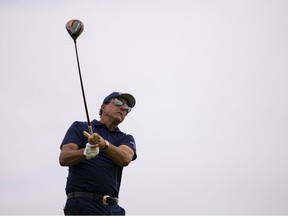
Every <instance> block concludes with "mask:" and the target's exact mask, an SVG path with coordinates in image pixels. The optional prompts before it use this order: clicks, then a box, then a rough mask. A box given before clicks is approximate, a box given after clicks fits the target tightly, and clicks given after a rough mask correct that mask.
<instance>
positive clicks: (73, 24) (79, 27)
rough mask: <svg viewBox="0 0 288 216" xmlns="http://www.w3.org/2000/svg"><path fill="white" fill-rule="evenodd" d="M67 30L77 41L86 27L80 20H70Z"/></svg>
mask: <svg viewBox="0 0 288 216" xmlns="http://www.w3.org/2000/svg"><path fill="white" fill-rule="evenodd" d="M66 29H67V31H68V33H69V34H70V36H71V37H72V38H73V39H74V40H76V39H77V38H78V37H79V36H80V34H81V33H82V31H83V29H84V25H83V23H82V22H81V21H80V20H69V21H68V22H67V23H66Z"/></svg>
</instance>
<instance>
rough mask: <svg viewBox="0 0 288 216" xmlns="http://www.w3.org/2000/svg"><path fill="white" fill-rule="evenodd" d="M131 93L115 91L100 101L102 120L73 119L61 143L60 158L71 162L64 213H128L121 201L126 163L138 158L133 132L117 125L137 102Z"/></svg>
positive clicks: (61, 160) (64, 162)
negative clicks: (121, 185)
mask: <svg viewBox="0 0 288 216" xmlns="http://www.w3.org/2000/svg"><path fill="white" fill-rule="evenodd" d="M135 103H136V101H135V98H134V97H133V96H132V95H131V94H128V93H120V92H113V93H111V94H110V95H108V96H107V97H106V98H105V99H104V101H103V104H102V105H101V108H100V111H99V115H100V121H97V120H93V121H92V122H91V125H92V129H93V132H94V133H93V134H92V135H91V134H89V133H87V131H88V124H87V122H78V121H76V122H74V123H73V124H72V125H71V126H70V128H69V129H68V131H67V133H66V135H65V137H64V139H63V141H62V144H61V152H60V157H59V162H60V165H61V166H69V173H68V178H67V183H66V194H67V201H66V205H65V208H64V213H65V215H79V214H81V215H125V210H124V209H123V208H122V207H120V206H119V205H118V195H119V189H120V184H121V177H122V170H123V167H125V166H128V165H129V163H130V162H131V161H133V160H135V159H136V157H137V155H136V146H135V141H134V138H133V136H131V135H129V134H125V133H123V132H121V131H120V130H119V128H118V125H119V124H120V123H121V122H123V121H124V119H125V117H126V116H127V114H128V113H129V112H130V111H131V109H132V108H133V107H134V106H135Z"/></svg>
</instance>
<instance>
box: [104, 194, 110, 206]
mask: <svg viewBox="0 0 288 216" xmlns="http://www.w3.org/2000/svg"><path fill="white" fill-rule="evenodd" d="M108 197H110V196H109V195H104V196H103V199H102V202H103V204H104V205H109V203H107V202H106V199H107V198H108Z"/></svg>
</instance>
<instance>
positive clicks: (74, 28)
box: [66, 20, 93, 134]
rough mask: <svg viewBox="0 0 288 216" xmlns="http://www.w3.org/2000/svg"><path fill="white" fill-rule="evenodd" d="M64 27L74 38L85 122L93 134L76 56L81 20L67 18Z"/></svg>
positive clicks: (81, 30)
mask: <svg viewBox="0 0 288 216" xmlns="http://www.w3.org/2000/svg"><path fill="white" fill-rule="evenodd" d="M66 29H67V31H68V33H69V34H70V36H71V37H72V38H73V40H74V45H75V51H76V58H77V65H78V72H79V78H80V83H81V90H82V96H83V101H84V106H85V112H86V117H87V123H88V130H89V133H90V134H93V130H92V126H91V122H90V118H89V113H88V108H87V102H86V97H85V92H84V86H83V81H82V75H81V69H80V63H79V57H78V51H77V43H76V39H77V38H78V37H79V36H80V34H81V33H82V32H83V29H84V25H83V23H82V22H81V21H79V20H69V21H68V22H67V23H66Z"/></svg>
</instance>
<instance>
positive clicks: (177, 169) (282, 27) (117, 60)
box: [0, 0, 288, 215]
mask: <svg viewBox="0 0 288 216" xmlns="http://www.w3.org/2000/svg"><path fill="white" fill-rule="evenodd" d="M287 11H288V1H287V0H270V1H269V0H91V1H88V0H82V1H75V0H73V1H72V0H69V1H68V0H61V1H56V0H49V1H45V2H44V1H36V0H35V1H30V0H27V1H20V0H19V1H16V0H1V1H0V19H1V32H0V77H1V79H0V99H1V107H0V123H1V126H0V127H1V139H0V145H1V153H0V155H1V156H0V163H1V165H0V173H1V178H0V214H38V215H40V214H50V215H61V214H63V211H62V209H63V205H64V203H65V183H66V177H67V167H61V166H60V165H59V163H58V156H59V152H60V150H59V146H60V143H61V141H62V139H63V137H64V134H65V133H66V130H67V128H68V127H69V126H70V125H71V124H72V122H73V121H75V120H80V121H82V120H85V119H86V116H85V112H84V106H83V101H82V95H81V91H80V83H79V78H78V70H77V62H76V56H75V50H74V44H73V40H72V39H71V37H70V36H69V35H68V33H67V31H66V29H65V24H66V22H67V21H68V20H70V19H79V20H81V21H82V22H83V23H84V26H85V29H84V31H83V33H82V35H81V36H80V37H79V38H78V40H77V45H78V52H79V58H80V64H81V70H82V76H83V81H84V87H85V91H86V99H87V102H88V108H89V112H90V118H91V119H99V116H98V110H99V107H100V105H101V102H102V100H103V98H104V97H106V96H107V95H108V94H110V93H111V92H113V91H121V92H129V93H131V94H133V95H134V96H135V98H136V99H137V104H136V106H135V108H134V109H133V110H132V112H131V113H130V114H129V115H128V117H127V118H126V120H125V122H123V123H122V124H121V125H120V129H121V130H122V131H124V132H126V133H129V134H132V135H133V136H134V137H135V140H136V144H137V151H138V159H137V160H136V161H134V162H133V163H131V164H130V165H129V166H128V167H127V168H125V169H124V173H123V178H122V187H121V191H120V205H121V206H123V207H124V208H125V209H126V211H127V214H128V215H152V214H153V215H159V214H173V215H176V214H178V215H180V214H183V215H184V214H185V215H197V214H199V215H200V214H209V215H216V214H229V215H236V214H238V215H240V214H250V215H253V214H259V215H261V214H262V215H264V214H269V215H276V214H283V215H285V214H287V215H288V205H287V200H288V186H287V182H288V145H287V144H288V112H287V110H288V85H287V83H288V82H287V81H288V41H287V38H288V13H287Z"/></svg>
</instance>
